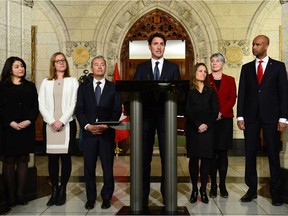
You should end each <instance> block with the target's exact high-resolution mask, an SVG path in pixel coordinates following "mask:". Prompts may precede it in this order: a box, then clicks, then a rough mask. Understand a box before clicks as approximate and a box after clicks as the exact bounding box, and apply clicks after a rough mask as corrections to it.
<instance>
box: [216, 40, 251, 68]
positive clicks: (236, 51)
mask: <svg viewBox="0 0 288 216" xmlns="http://www.w3.org/2000/svg"><path fill="white" fill-rule="evenodd" d="M248 44H249V43H248V40H220V41H219V52H220V53H222V54H223V55H225V58H226V65H227V66H228V67H240V66H241V65H242V59H243V56H244V55H245V56H247V55H249V45H248Z"/></svg>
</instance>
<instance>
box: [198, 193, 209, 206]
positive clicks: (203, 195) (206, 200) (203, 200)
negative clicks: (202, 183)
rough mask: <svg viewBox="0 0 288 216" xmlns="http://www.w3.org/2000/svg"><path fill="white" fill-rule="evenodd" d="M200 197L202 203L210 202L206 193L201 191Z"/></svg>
mask: <svg viewBox="0 0 288 216" xmlns="http://www.w3.org/2000/svg"><path fill="white" fill-rule="evenodd" d="M200 196H201V201H202V202H203V203H206V204H207V203H208V202H209V199H208V196H207V194H206V191H201V190H200Z"/></svg>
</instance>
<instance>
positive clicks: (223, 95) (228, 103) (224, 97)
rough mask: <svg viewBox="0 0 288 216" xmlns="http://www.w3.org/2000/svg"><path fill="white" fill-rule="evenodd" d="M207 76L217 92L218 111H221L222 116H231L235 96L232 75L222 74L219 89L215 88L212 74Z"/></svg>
mask: <svg viewBox="0 0 288 216" xmlns="http://www.w3.org/2000/svg"><path fill="white" fill-rule="evenodd" d="M209 76H210V81H211V84H212V87H213V88H214V90H215V92H216V94H217V98H218V104H219V112H221V113H222V116H223V117H224V118H233V117H234V115H233V106H234V105H235V102H236V97H237V96H236V84H235V79H234V77H231V76H228V75H226V74H222V79H221V85H220V87H219V89H217V87H216V84H215V81H214V79H213V76H212V74H210V75H209Z"/></svg>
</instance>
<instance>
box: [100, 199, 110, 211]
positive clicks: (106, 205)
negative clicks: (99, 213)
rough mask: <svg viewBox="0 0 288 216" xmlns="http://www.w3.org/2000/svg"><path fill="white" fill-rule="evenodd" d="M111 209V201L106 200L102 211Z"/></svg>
mask: <svg viewBox="0 0 288 216" xmlns="http://www.w3.org/2000/svg"><path fill="white" fill-rule="evenodd" d="M110 207H111V201H110V200H106V199H104V200H103V202H102V205H101V208H102V209H108V208H110Z"/></svg>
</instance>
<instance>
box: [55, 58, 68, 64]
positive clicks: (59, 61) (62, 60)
mask: <svg viewBox="0 0 288 216" xmlns="http://www.w3.org/2000/svg"><path fill="white" fill-rule="evenodd" d="M55 63H57V64H60V63H66V60H65V59H61V60H57V61H55Z"/></svg>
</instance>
